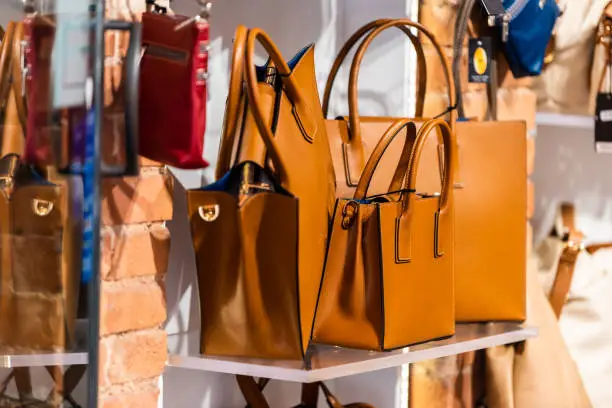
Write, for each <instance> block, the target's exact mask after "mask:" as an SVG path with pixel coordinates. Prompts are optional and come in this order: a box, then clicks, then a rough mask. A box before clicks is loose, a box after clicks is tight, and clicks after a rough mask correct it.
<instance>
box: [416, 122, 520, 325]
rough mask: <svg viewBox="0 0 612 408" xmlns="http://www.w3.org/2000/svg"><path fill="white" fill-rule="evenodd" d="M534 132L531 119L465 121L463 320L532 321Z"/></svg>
mask: <svg viewBox="0 0 612 408" xmlns="http://www.w3.org/2000/svg"><path fill="white" fill-rule="evenodd" d="M526 134H527V129H526V125H525V123H524V122H513V121H508V122H506V121H498V122H471V121H468V122H457V139H458V149H457V150H458V157H459V160H458V161H459V163H458V167H459V171H460V174H461V183H462V185H461V188H459V189H456V191H455V209H456V210H455V214H456V216H455V251H456V252H455V299H456V313H457V321H461V322H475V321H491V320H499V321H523V320H525V317H526V316H525V307H526V305H525V267H526V266H525V265H526V262H527V261H526V256H527V255H526V253H527V249H526V248H527V242H526V239H527V238H526V236H527V210H526V208H527V162H526V149H527V147H526V140H527V138H526ZM430 165H433V164H430ZM424 181H425V182H426V183H427V182H428V183H430V184H429V186H428V185H427V184H426V185H425V186H423V188H424V189H425V191H431V190H432V189H434V191H435V187H432V185H433V186H435V185H436V184H437V183H439V181H437V180H434V179H433V178H430V179H429V180H424ZM502 214H503V215H502ZM494 237H497V238H495V239H494ZM500 260H503V261H500Z"/></svg>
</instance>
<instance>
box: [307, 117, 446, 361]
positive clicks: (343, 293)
mask: <svg viewBox="0 0 612 408" xmlns="http://www.w3.org/2000/svg"><path fill="white" fill-rule="evenodd" d="M404 127H408V138H407V139H406V141H405V144H404V148H403V150H402V152H401V157H400V161H399V163H400V164H399V165H398V168H397V171H396V175H395V177H394V178H393V180H394V182H393V184H392V187H391V189H393V190H400V189H399V188H396V187H395V186H394V185H395V184H399V185H402V184H404V188H402V189H401V190H402V191H401V193H400V194H399V197H398V195H397V194H393V192H390V194H388V195H383V196H376V195H374V196H367V195H366V192H367V190H368V186H369V184H370V182H371V180H372V175H373V173H374V171H375V169H376V166H377V165H378V164H379V163H380V161H381V157H382V155H383V153H384V152H385V150H387V148H388V147H389V145H390V144H391V141H392V140H393V138H394V137H395V136H396V135H397V134H398V133H399V131H400V130H401V129H403V128H404ZM437 130H439V131H440V133H441V135H442V138H443V140H444V160H445V163H447V164H448V165H447V166H445V174H444V186H443V188H442V192H441V194H440V195H434V196H429V195H421V194H418V193H417V192H416V182H417V169H418V168H419V167H418V166H419V162H420V159H421V154H422V151H423V148H424V146H425V144H426V141H427V139H428V137H429V136H433V135H435V134H436V133H437V132H434V131H437ZM415 132H416V126H415V125H414V124H413V123H411V122H409V121H408V120H400V121H397V122H396V123H394V124H393V125H392V126H391V127H390V128H389V129H388V130H387V132H386V133H385V134H384V135H383V137H382V139H381V140H380V142H379V143H378V144H377V146H376V147H375V149H374V151H373V153H372V155H371V156H370V159H369V160H368V162H367V164H366V166H365V169H364V172H363V174H362V176H361V178H360V180H359V183H358V185H357V189H356V191H355V195H354V197H353V198H352V199H338V200H337V202H336V210H335V212H334V219H333V224H332V234H331V238H330V243H329V248H328V256H327V262H326V264H325V270H324V273H323V281H322V284H321V292H320V299H319V304H318V308H317V315H316V319H315V327H314V332H313V341H314V342H317V343H325V344H332V345H337V346H343V347H352V348H359V349H367V350H392V349H396V348H401V347H405V346H408V345H410V344H415V343H421V342H425V341H429V340H432V339H437V338H444V337H448V336H451V335H453V334H454V332H455V310H454V296H453V291H454V289H453V284H454V282H453V261H454V259H453V258H454V249H453V248H454V241H453V237H454V233H453V225H454V221H453V211H454V209H453V207H454V204H453V187H452V186H453V179H454V174H453V171H452V170H451V169H452V168H453V164H454V163H453V162H454V156H455V153H456V152H455V136H454V134H453V132H452V130H451V128H450V126H449V125H448V124H447V123H446V122H445V121H444V120H442V119H433V120H431V121H428V122H425V124H424V125H423V126H422V127H421V129H420V130H419V132H418V134H417V136H416V139H415V138H414V134H415ZM436 170H437V168H436ZM356 333H359V335H358V336H356V335H355V334H356Z"/></svg>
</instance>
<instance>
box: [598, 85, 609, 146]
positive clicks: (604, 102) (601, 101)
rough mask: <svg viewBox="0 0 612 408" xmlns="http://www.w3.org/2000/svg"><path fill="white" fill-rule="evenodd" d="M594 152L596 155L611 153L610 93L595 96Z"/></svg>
mask: <svg viewBox="0 0 612 408" xmlns="http://www.w3.org/2000/svg"><path fill="white" fill-rule="evenodd" d="M595 151H596V152H597V153H612V93H599V94H597V101H596V105H595Z"/></svg>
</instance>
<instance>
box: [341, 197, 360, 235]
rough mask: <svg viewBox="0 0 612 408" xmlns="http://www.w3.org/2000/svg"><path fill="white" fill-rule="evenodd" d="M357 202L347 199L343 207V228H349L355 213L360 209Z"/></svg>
mask: <svg viewBox="0 0 612 408" xmlns="http://www.w3.org/2000/svg"><path fill="white" fill-rule="evenodd" d="M358 208H359V207H358V205H357V202H355V201H347V202H346V204H344V207H342V228H343V229H349V228H350V226H351V225H352V224H353V221H354V220H355V215H356V214H357V210H358Z"/></svg>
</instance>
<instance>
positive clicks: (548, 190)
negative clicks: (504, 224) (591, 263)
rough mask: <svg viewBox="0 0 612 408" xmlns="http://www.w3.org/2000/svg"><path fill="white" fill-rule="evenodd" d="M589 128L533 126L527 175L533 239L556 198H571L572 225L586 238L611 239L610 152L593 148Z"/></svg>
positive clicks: (548, 222)
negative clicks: (531, 196)
mask: <svg viewBox="0 0 612 408" xmlns="http://www.w3.org/2000/svg"><path fill="white" fill-rule="evenodd" d="M593 132H594V131H593V129H584V128H570V127H557V126H539V127H538V135H537V138H536V167H535V172H534V175H533V177H532V178H533V181H534V183H535V191H536V201H535V216H534V219H533V224H534V233H535V236H536V241H537V240H539V239H541V238H543V237H544V236H545V235H546V234H547V233H548V232H549V231H550V228H551V226H552V223H553V220H554V217H555V212H556V210H557V208H558V205H559V203H560V202H562V201H571V202H573V203H575V205H576V210H577V220H576V221H577V225H578V228H580V229H582V230H583V232H584V233H585V234H586V235H587V239H588V240H589V241H590V242H602V241H612V156H611V155H609V154H597V153H595V149H594V136H593V135H594V133H593Z"/></svg>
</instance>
